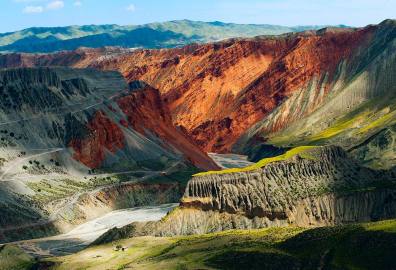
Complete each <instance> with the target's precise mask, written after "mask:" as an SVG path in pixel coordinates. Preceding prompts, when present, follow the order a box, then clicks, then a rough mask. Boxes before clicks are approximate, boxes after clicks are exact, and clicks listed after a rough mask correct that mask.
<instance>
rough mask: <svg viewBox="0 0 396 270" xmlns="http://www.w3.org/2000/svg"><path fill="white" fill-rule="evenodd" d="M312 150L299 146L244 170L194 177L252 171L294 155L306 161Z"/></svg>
mask: <svg viewBox="0 0 396 270" xmlns="http://www.w3.org/2000/svg"><path fill="white" fill-rule="evenodd" d="M314 148H316V146H299V147H295V148H293V149H291V150H289V151H287V152H286V153H284V154H283V155H279V156H275V157H270V158H264V159H262V160H260V161H258V162H256V163H254V164H253V165H250V166H247V167H244V168H230V169H225V170H221V171H208V172H202V173H197V174H194V176H203V175H210V174H225V173H235V172H247V171H253V170H257V169H260V168H262V167H264V166H265V165H267V164H269V163H272V162H277V161H282V160H287V159H290V158H292V157H294V156H296V155H300V157H302V158H306V159H313V158H314V157H313V156H312V155H311V154H310V153H309V152H310V151H309V150H312V149H314Z"/></svg>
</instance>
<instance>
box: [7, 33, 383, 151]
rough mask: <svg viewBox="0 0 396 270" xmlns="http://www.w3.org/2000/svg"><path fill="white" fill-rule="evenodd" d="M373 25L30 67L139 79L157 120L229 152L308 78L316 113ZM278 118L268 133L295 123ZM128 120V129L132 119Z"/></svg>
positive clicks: (92, 52)
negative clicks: (151, 92) (159, 112)
mask: <svg viewBox="0 0 396 270" xmlns="http://www.w3.org/2000/svg"><path fill="white" fill-rule="evenodd" d="M378 28H379V26H368V27H365V28H360V29H331V28H330V29H324V30H319V31H316V32H315V31H308V32H303V33H295V34H286V35H282V36H278V37H257V38H253V39H231V40H227V41H222V42H217V43H212V44H203V45H197V44H192V45H188V46H185V47H182V48H176V49H161V50H135V51H133V52H125V53H122V52H113V53H110V54H109V53H106V52H105V50H100V49H84V50H79V51H75V52H62V53H59V54H53V55H51V56H48V55H47V56H38V57H37V59H35V60H34V61H33V60H30V62H31V63H33V65H37V64H38V63H41V64H40V65H42V64H43V63H44V64H47V65H53V64H54V63H61V64H65V63H66V62H67V61H70V65H72V66H74V67H87V66H89V67H93V68H99V69H105V70H119V71H120V72H121V73H122V74H123V76H124V77H125V78H126V79H127V80H128V81H129V82H132V81H135V80H140V81H144V82H146V83H148V84H149V85H152V86H153V87H154V88H156V89H158V90H159V93H160V97H161V100H162V102H163V104H164V106H163V107H164V108H166V107H167V108H168V109H169V112H170V116H164V117H167V119H168V120H167V121H170V119H171V121H172V122H173V124H174V125H175V126H178V127H180V130H183V132H184V133H186V134H188V136H189V137H190V138H191V140H192V141H193V142H194V143H195V144H196V145H198V146H199V147H200V148H201V149H202V150H204V151H206V152H230V151H231V149H232V147H233V145H234V144H235V143H236V141H237V140H238V139H239V138H240V137H241V136H242V134H243V133H244V132H246V131H247V130H248V129H249V128H251V127H252V126H253V125H254V124H256V123H257V122H258V121H260V120H262V119H264V118H265V117H266V116H267V115H268V114H269V113H270V112H272V111H273V110H274V109H276V108H277V107H278V106H279V105H280V104H281V103H283V102H284V101H285V100H286V99H287V98H289V97H290V96H292V95H293V94H295V93H297V92H299V91H307V89H308V87H309V85H311V84H312V83H313V81H315V80H316V81H317V82H319V83H318V84H317V89H316V91H317V92H319V91H322V92H323V93H321V94H320V95H319V94H318V95H315V96H313V97H312V98H313V99H314V100H313V101H312V102H311V103H310V105H309V107H308V108H303V109H304V110H305V112H304V113H310V112H312V111H313V110H315V109H316V108H318V107H319V106H320V104H321V102H322V101H323V99H324V98H325V97H326V95H327V94H328V93H329V92H331V90H332V87H333V86H334V78H335V77H336V76H337V72H338V70H339V69H340V67H341V66H342V65H343V64H348V63H349V62H351V61H354V57H355V54H356V52H358V51H360V50H364V49H365V48H367V46H368V44H369V43H370V42H371V41H372V38H373V36H374V34H375V32H376V31H377V29H378ZM3 61H5V60H3ZM0 62H1V61H0ZM137 103H138V102H135V104H134V106H137ZM168 109H166V110H165V111H164V113H165V114H168V113H169V112H168V111H167V110H168ZM124 110H125V111H127V108H126V107H124ZM145 114H147V115H148V114H149V113H148V112H147V111H146V112H145ZM284 115H286V117H284V119H282V121H278V122H276V123H273V125H272V126H273V129H274V131H276V130H279V129H282V128H284V127H285V126H287V125H288V124H290V123H291V122H293V121H294V120H295V119H293V118H292V117H287V115H288V113H287V112H286V113H285V114H284ZM131 121H132V122H131ZM128 122H129V124H131V125H133V124H132V123H133V119H130V121H128ZM122 124H123V125H126V123H125V122H123V123H122ZM152 126H155V125H154V124H152ZM156 128H157V129H158V127H156ZM157 132H159V133H161V132H162V133H163V132H164V131H163V130H157Z"/></svg>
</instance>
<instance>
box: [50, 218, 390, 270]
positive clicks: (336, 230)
mask: <svg viewBox="0 0 396 270" xmlns="http://www.w3.org/2000/svg"><path fill="white" fill-rule="evenodd" d="M116 245H121V246H123V247H126V248H127V249H126V250H125V251H115V250H114V247H115V246H116ZM395 248H396V220H389V221H381V222H373V223H366V224H361V225H348V226H339V227H324V228H314V229H303V228H296V227H285V228H268V229H260V230H246V231H240V230H233V231H225V232H221V233H214V234H206V235H197V236H184V237H174V238H160V237H158V238H154V237H138V238H132V239H126V240H122V241H119V242H115V243H112V244H107V245H102V246H94V247H90V248H88V249H86V250H84V251H82V252H80V253H77V254H74V255H71V256H66V257H59V258H53V259H49V260H50V261H51V262H55V263H56V266H55V267H54V268H53V269H67V270H69V269H318V267H319V266H322V267H324V268H323V269H396V266H395V265H394V263H393V259H394V255H395V253H394V252H395Z"/></svg>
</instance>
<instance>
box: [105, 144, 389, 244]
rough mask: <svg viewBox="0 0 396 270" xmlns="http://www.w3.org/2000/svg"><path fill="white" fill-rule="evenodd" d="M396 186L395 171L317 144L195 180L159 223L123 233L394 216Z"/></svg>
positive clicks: (193, 231)
mask: <svg viewBox="0 0 396 270" xmlns="http://www.w3.org/2000/svg"><path fill="white" fill-rule="evenodd" d="M395 183H396V172H395V171H375V170H371V169H368V168H365V167H361V166H359V165H358V164H357V163H356V162H355V161H354V160H352V159H351V158H349V156H348V155H347V154H346V152H344V151H343V150H342V149H341V148H339V147H320V148H315V149H313V150H309V153H308V156H305V158H303V157H301V156H299V155H296V156H294V157H292V158H291V159H288V160H284V161H278V162H273V163H270V164H268V165H266V166H264V167H263V168H261V169H258V170H255V171H247V172H240V173H227V174H209V175H206V176H205V175H204V176H196V177H193V179H192V180H191V181H190V182H189V183H188V185H187V188H186V191H185V194H184V197H183V198H182V200H181V203H180V207H179V208H178V209H176V210H174V211H172V212H171V213H170V214H168V216H167V217H165V218H164V219H163V220H162V221H160V222H154V223H147V224H144V225H142V224H132V225H130V226H129V227H127V228H124V230H125V231H123V234H124V235H145V234H151V235H161V236H164V235H180V234H182V235H183V234H196V233H208V232H214V231H222V230H227V229H250V228H263V227H271V226H286V225H296V226H324V225H337V224H344V223H352V222H361V221H370V220H380V219H386V218H392V217H395V216H396V185H395ZM112 233H116V232H114V231H113V232H112ZM116 234H117V233H116Z"/></svg>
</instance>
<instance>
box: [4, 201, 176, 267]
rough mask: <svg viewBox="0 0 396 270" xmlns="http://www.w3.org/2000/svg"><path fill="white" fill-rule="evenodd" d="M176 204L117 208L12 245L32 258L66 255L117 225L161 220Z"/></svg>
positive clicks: (78, 249)
mask: <svg viewBox="0 0 396 270" xmlns="http://www.w3.org/2000/svg"><path fill="white" fill-rule="evenodd" d="M177 205H178V204H177V203H173V204H172V203H171V204H163V205H158V206H145V207H136V208H130V209H123V210H116V211H112V212H110V213H107V214H106V215H104V216H101V217H99V218H96V219H94V220H91V221H88V222H86V223H83V224H81V225H79V226H77V227H76V228H74V229H73V230H72V231H70V232H68V233H66V234H61V235H57V236H52V237H46V238H40V239H32V240H26V241H18V242H14V243H12V244H13V245H15V246H18V247H19V248H21V249H22V250H23V251H25V252H26V253H28V254H30V255H33V256H35V257H46V256H61V255H69V254H72V253H76V252H78V251H80V250H82V249H83V248H85V247H86V246H88V245H89V244H91V243H92V242H93V241H94V240H95V239H97V238H98V237H99V236H100V235H102V234H104V233H105V232H107V231H108V230H110V229H112V228H114V227H117V228H120V227H123V226H125V225H127V224H130V223H132V222H135V221H140V222H142V221H156V220H160V219H161V218H162V217H164V216H165V215H166V214H167V213H168V212H169V211H171V210H172V209H173V208H174V207H176V206H177ZM0 269H1V266H0Z"/></svg>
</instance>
